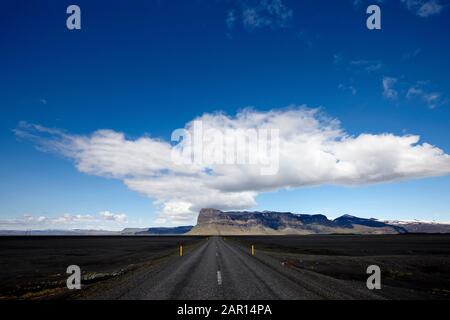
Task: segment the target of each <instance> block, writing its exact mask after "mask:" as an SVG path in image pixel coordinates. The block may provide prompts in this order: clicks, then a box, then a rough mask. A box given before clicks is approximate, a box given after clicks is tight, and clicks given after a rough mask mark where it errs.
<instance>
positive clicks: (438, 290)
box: [230, 234, 450, 299]
mask: <svg viewBox="0 0 450 320" xmlns="http://www.w3.org/2000/svg"><path fill="white" fill-rule="evenodd" d="M230 240H233V241H236V242H238V243H240V244H241V245H242V246H246V247H250V246H251V244H254V246H255V249H256V251H258V250H261V251H264V252H265V253H267V254H269V255H270V256H272V257H274V258H276V259H277V260H279V261H280V263H282V264H286V265H289V266H290V267H292V268H297V269H300V270H309V271H313V272H316V273H319V274H323V275H327V276H331V277H333V278H336V279H343V280H354V281H361V282H365V281H366V279H367V277H368V275H367V274H366V268H367V266H369V265H372V264H375V265H378V266H379V267H380V268H381V277H382V280H381V282H382V287H384V288H383V289H382V291H383V293H387V295H386V297H388V298H392V299H395V298H397V296H396V288H400V289H407V290H409V291H411V293H412V294H413V296H414V295H415V294H416V293H417V298H431V299H433V298H436V299H441V298H444V299H450V234H402V235H310V236H303V237H299V236H285V237H267V236H264V237H260V236H254V237H245V236H244V237H231V238H230Z"/></svg>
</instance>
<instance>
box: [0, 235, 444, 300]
mask: <svg viewBox="0 0 450 320" xmlns="http://www.w3.org/2000/svg"><path fill="white" fill-rule="evenodd" d="M223 238H224V240H225V242H228V241H229V242H230V244H231V243H233V244H234V245H236V246H239V247H241V249H242V250H244V251H245V250H248V251H250V248H251V245H254V247H255V253H256V255H258V253H259V252H261V253H264V255H267V256H270V257H272V258H274V259H276V260H278V261H279V263H280V264H281V265H282V266H283V267H286V268H292V269H293V270H305V271H308V272H314V273H317V274H320V275H325V276H327V277H331V278H335V279H339V280H350V281H356V282H361V283H363V282H364V283H365V281H366V279H367V277H368V275H367V274H366V268H367V266H369V265H372V264H375V265H378V266H379V267H380V268H381V272H382V287H383V289H382V290H385V291H384V293H385V294H384V297H385V298H388V299H405V298H408V299H450V235H448V234H442V235H441V234H404V235H373V236H364V235H311V236H236V237H223ZM205 241H208V237H190V236H138V237H136V236H135V237H133V236H127V237H124V236H89V237H84V236H74V237H60V236H48V237H42V236H30V237H26V236H21V237H0V299H49V298H50V299H53V298H56V299H58V298H71V295H72V292H69V290H67V289H66V288H65V279H66V278H67V276H68V275H67V274H66V273H65V272H66V268H67V266H69V265H71V264H76V265H79V266H80V267H81V269H82V274H83V277H82V283H83V285H87V286H97V285H98V284H101V283H103V282H106V281H110V280H111V279H116V278H122V277H124V275H125V274H127V276H129V275H130V274H132V273H133V272H134V271H135V270H144V271H145V268H151V267H152V266H153V265H155V264H158V263H164V261H165V260H167V259H171V258H173V257H176V256H177V255H178V254H179V246H180V245H181V244H182V245H183V248H184V252H185V254H189V253H190V252H195V250H196V249H197V248H198V247H199V246H201V245H202V244H204V243H205ZM397 292H401V294H398V295H397ZM405 292H407V294H406V295H405Z"/></svg>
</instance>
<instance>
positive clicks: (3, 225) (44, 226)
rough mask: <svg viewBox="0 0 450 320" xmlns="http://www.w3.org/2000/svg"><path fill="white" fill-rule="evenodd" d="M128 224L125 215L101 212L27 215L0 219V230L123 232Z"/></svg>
mask: <svg viewBox="0 0 450 320" xmlns="http://www.w3.org/2000/svg"><path fill="white" fill-rule="evenodd" d="M126 222H128V218H127V215H126V214H124V213H117V214H116V213H112V212H110V211H102V212H99V213H98V215H90V214H71V213H66V214H63V215H61V216H56V217H48V216H45V215H40V216H34V215H29V214H26V215H24V216H23V217H20V218H15V219H0V230H24V229H29V230H53V229H96V230H121V229H122V228H123V224H124V223H126Z"/></svg>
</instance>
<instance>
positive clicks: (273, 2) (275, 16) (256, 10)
mask: <svg viewBox="0 0 450 320" xmlns="http://www.w3.org/2000/svg"><path fill="white" fill-rule="evenodd" d="M239 4H240V7H239V10H231V11H228V13H227V17H226V19H225V22H226V24H227V27H228V29H232V28H233V27H234V25H235V22H236V20H237V19H238V18H237V15H239V19H240V21H241V22H242V25H243V26H244V28H245V29H247V30H255V29H259V28H264V27H271V28H283V27H286V26H288V25H289V23H290V22H291V21H292V18H293V11H292V9H290V8H288V7H286V6H285V5H284V4H283V2H282V1H281V0H257V1H241V2H239ZM236 11H239V13H236Z"/></svg>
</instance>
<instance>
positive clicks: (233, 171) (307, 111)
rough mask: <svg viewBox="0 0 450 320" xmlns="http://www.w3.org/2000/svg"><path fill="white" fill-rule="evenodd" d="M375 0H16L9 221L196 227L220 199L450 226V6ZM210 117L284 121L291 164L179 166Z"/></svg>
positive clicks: (0, 111) (2, 168) (3, 22)
mask: <svg viewBox="0 0 450 320" xmlns="http://www.w3.org/2000/svg"><path fill="white" fill-rule="evenodd" d="M372 2H373V3H375V4H377V5H378V6H379V7H380V9H381V30H369V29H367V27H366V19H367V17H368V14H366V9H367V7H368V6H369V5H370V4H373V3H372ZM372 2H368V1H364V0H342V1H326V0H320V1H319V0H302V1H293V0H292V1H289V0H253V1H250V0H236V1H231V0H230V1H227V0H217V1H211V0H209V1H207V0H193V1H175V0H159V1H156V0H155V1H137V0H131V1H127V2H126V3H125V2H124V3H119V2H110V1H109V2H106V1H76V2H72V1H71V2H69V1H58V2H57V3H56V2H55V1H18V0H16V1H6V2H4V3H2V10H0V39H1V43H2V45H1V50H0V66H1V69H0V70H1V72H0V128H1V130H0V148H1V150H2V151H1V157H0V177H1V178H0V229H71V228H89V229H108V230H120V229H122V228H124V227H150V226H158V225H162V226H173V225H189V224H193V223H195V221H196V216H197V212H198V210H199V209H200V208H201V207H205V206H207V207H216V208H219V209H224V210H274V211H290V212H294V213H303V214H315V213H321V214H325V215H327V216H328V217H330V218H334V217H337V216H340V215H343V214H351V215H355V216H360V217H366V218H370V217H375V218H379V219H390V220H392V219H400V220H412V219H420V220H427V221H429V220H435V221H443V222H445V221H447V222H448V221H450V177H449V173H450V157H449V156H448V154H450V140H449V139H448V138H449V134H450V126H449V120H450V109H449V108H450V104H449V99H450V75H449V73H448V70H450V61H449V56H450V44H449V41H448V38H449V32H450V8H449V3H447V2H445V1H443V0H384V1H380V0H378V1H372ZM71 4H77V5H78V6H79V7H80V8H81V29H80V30H68V29H67V27H66V19H67V17H68V16H69V15H68V14H67V13H66V8H67V7H68V6H69V5H71ZM196 120H200V121H202V123H203V124H204V126H205V127H208V128H212V129H215V130H219V131H220V130H222V131H224V130H226V129H230V128H233V129H240V128H243V129H254V128H266V129H268V128H276V129H278V130H279V142H280V148H279V159H278V160H279V165H278V169H279V170H278V172H277V173H276V174H275V175H268V176H262V175H261V174H260V170H257V169H260V168H259V167H258V168H255V167H254V166H253V167H252V166H247V165H183V166H177V165H175V164H174V163H173V161H172V160H173V159H171V158H170V155H171V150H172V149H171V148H172V147H173V146H174V143H173V141H171V135H172V133H173V132H174V130H176V129H179V128H184V129H186V130H187V131H188V132H191V133H192V130H193V126H194V121H196ZM258 155H259V153H258Z"/></svg>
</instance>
